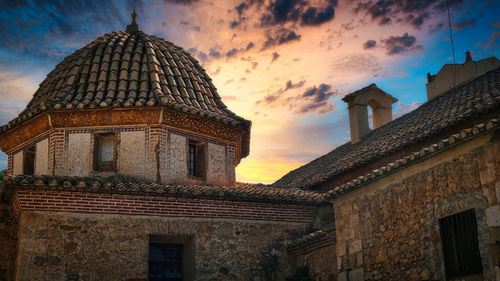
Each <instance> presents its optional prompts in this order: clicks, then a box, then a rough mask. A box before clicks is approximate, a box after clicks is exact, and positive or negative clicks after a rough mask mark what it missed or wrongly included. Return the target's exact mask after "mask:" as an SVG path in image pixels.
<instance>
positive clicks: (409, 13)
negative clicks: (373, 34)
mask: <svg viewBox="0 0 500 281" xmlns="http://www.w3.org/2000/svg"><path fill="white" fill-rule="evenodd" d="M464 1H465V0H438V1H436V0H419V1H397V0H378V1H372V0H370V1H362V2H359V3H358V5H357V6H356V7H355V8H354V10H353V11H354V13H365V14H366V15H369V16H370V18H371V19H372V21H375V22H377V23H378V24H379V25H384V24H388V23H390V22H393V21H394V20H396V22H402V23H404V24H407V25H410V26H413V27H415V28H420V27H421V26H422V25H423V24H424V23H425V22H426V21H427V20H428V19H430V18H431V17H433V16H434V15H438V14H441V13H443V12H444V11H446V8H447V4H448V5H449V7H450V9H454V8H459V7H460V4H461V3H462V2H464Z"/></svg>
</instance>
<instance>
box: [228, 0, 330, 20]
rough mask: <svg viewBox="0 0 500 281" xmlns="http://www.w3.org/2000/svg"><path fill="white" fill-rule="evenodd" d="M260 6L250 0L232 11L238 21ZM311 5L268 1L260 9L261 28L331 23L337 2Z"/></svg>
mask: <svg viewBox="0 0 500 281" xmlns="http://www.w3.org/2000/svg"><path fill="white" fill-rule="evenodd" d="M256 4H257V6H262V5H263V4H264V1H263V0H250V1H246V2H242V3H240V4H238V5H237V6H236V7H235V8H234V10H235V11H236V12H237V14H238V17H239V18H240V19H243V18H244V15H245V14H246V13H247V12H248V10H249V9H250V8H251V7H252V6H254V5H256ZM314 4H315V5H311V3H310V1H307V0H270V1H268V2H267V4H266V5H265V6H264V8H263V9H262V11H259V12H262V15H261V16H260V20H259V21H260V25H261V26H274V25H283V24H286V23H298V24H300V25H320V24H323V23H325V22H328V21H331V20H332V19H333V18H334V16H335V7H336V6H337V0H322V1H315V2H314Z"/></svg>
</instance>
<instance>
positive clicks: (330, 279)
mask: <svg viewBox="0 0 500 281" xmlns="http://www.w3.org/2000/svg"><path fill="white" fill-rule="evenodd" d="M311 248H312V249H309V250H307V251H304V252H302V253H300V254H298V255H297V257H296V259H297V266H298V267H303V266H307V267H308V268H309V276H310V277H311V278H313V279H314V280H316V281H336V280H337V256H336V254H335V248H336V247H335V244H329V245H324V246H322V245H320V246H319V247H311Z"/></svg>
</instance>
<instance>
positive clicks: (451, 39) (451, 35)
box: [446, 0, 456, 88]
mask: <svg viewBox="0 0 500 281" xmlns="http://www.w3.org/2000/svg"><path fill="white" fill-rule="evenodd" d="M446 10H447V11H448V27H449V29H450V41H451V54H452V56H453V88H455V83H456V73H455V65H456V61H455V47H454V46H453V32H452V30H451V15H450V5H449V4H448V0H446Z"/></svg>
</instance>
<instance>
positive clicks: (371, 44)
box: [363, 40, 377, 50]
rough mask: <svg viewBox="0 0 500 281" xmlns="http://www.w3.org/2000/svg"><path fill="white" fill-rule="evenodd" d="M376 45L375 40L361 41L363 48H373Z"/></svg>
mask: <svg viewBox="0 0 500 281" xmlns="http://www.w3.org/2000/svg"><path fill="white" fill-rule="evenodd" d="M376 45H377V41H375V40H368V41H366V42H365V43H363V49H365V50H367V49H371V48H374V47H375V46H376Z"/></svg>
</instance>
